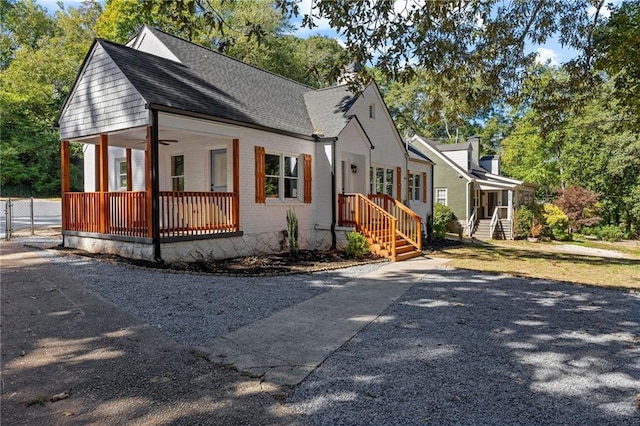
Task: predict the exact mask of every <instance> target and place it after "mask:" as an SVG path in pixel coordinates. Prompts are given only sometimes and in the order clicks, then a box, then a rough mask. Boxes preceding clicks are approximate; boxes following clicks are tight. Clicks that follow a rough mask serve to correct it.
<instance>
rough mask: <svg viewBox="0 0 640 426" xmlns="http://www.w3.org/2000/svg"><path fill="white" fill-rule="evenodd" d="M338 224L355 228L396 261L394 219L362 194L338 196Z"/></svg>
mask: <svg viewBox="0 0 640 426" xmlns="http://www.w3.org/2000/svg"><path fill="white" fill-rule="evenodd" d="M338 204H339V206H340V209H339V213H338V220H339V224H340V225H343V226H355V228H356V230H357V231H359V232H361V233H362V234H363V235H364V236H365V237H367V238H371V240H372V241H373V242H374V243H377V244H380V247H381V248H382V249H383V250H386V251H387V252H388V253H389V257H391V259H392V260H394V261H395V260H396V222H397V220H396V218H395V217H393V216H392V215H391V214H390V213H387V212H386V211H384V209H382V208H381V207H380V206H378V205H376V204H375V203H373V202H372V201H371V200H369V199H368V198H367V197H365V196H364V195H362V194H339V195H338Z"/></svg>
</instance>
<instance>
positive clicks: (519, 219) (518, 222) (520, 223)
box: [513, 206, 534, 240]
mask: <svg viewBox="0 0 640 426" xmlns="http://www.w3.org/2000/svg"><path fill="white" fill-rule="evenodd" d="M513 216H514V217H513V220H514V227H513V233H514V238H515V239H516V240H523V239H525V238H527V237H528V236H529V232H530V231H531V225H532V224H533V218H534V214H533V210H531V209H530V208H529V207H527V206H520V207H518V208H517V209H516V211H515V212H514V214H513Z"/></svg>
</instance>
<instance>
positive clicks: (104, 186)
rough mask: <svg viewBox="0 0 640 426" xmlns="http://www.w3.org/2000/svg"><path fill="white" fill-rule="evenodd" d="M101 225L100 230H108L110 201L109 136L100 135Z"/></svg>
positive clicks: (103, 231)
mask: <svg viewBox="0 0 640 426" xmlns="http://www.w3.org/2000/svg"><path fill="white" fill-rule="evenodd" d="M99 152H100V170H99V173H100V227H99V232H100V233H102V234H105V233H106V232H107V226H108V225H107V221H108V217H109V203H107V196H106V193H107V192H109V136H108V135H106V134H101V135H100V145H99Z"/></svg>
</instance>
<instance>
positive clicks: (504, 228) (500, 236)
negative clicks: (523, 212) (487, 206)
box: [473, 219, 513, 240]
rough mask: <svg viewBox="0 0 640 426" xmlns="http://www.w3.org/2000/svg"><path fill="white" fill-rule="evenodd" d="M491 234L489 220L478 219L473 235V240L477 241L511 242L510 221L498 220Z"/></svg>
mask: <svg viewBox="0 0 640 426" xmlns="http://www.w3.org/2000/svg"><path fill="white" fill-rule="evenodd" d="M490 233H491V219H480V220H478V222H477V227H476V230H475V232H474V233H473V238H475V239H477V240H512V239H513V236H512V235H511V221H509V220H508V219H500V220H498V223H497V225H496V229H495V230H494V232H493V235H490Z"/></svg>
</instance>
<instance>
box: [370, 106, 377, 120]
mask: <svg viewBox="0 0 640 426" xmlns="http://www.w3.org/2000/svg"><path fill="white" fill-rule="evenodd" d="M369 118H370V119H372V120H373V119H375V118H376V104H371V105H369Z"/></svg>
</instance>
